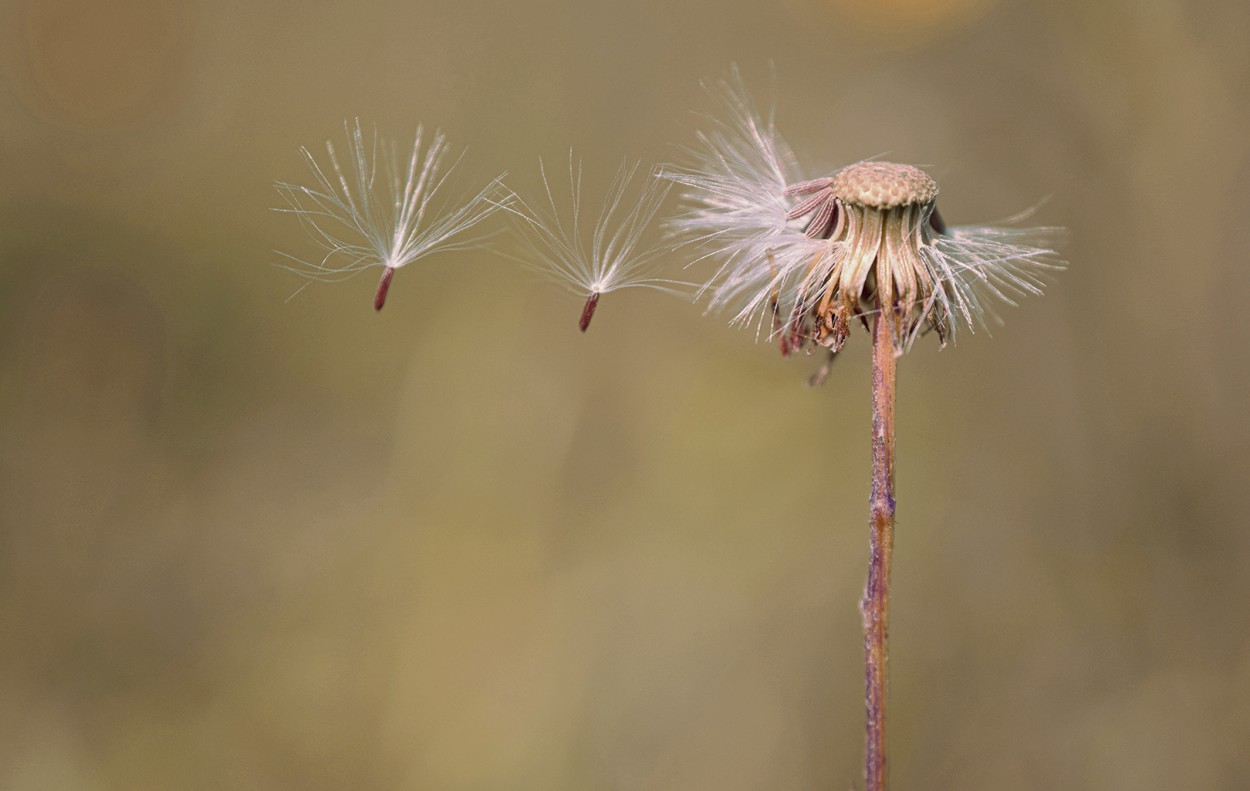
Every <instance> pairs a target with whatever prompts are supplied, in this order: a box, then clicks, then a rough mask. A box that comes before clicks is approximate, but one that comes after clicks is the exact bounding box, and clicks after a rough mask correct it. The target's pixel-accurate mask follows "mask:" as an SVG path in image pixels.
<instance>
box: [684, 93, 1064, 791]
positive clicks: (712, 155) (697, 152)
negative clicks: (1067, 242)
mask: <svg viewBox="0 0 1250 791" xmlns="http://www.w3.org/2000/svg"><path fill="white" fill-rule="evenodd" d="M713 93H715V94H717V95H718V96H719V98H720V100H721V102H722V104H724V105H725V106H726V108H727V110H728V119H727V120H724V121H715V122H714V124H713V127H712V131H711V132H709V133H704V134H701V135H700V136H699V138H698V140H699V145H698V146H696V147H694V148H692V149H691V150H690V153H691V155H692V156H691V159H692V163H691V164H689V165H686V166H684V167H677V168H670V169H669V170H668V171H667V172H666V175H667V176H668V178H670V179H671V180H673V181H675V182H678V183H680V184H682V185H684V186H685V187H686V192H685V195H684V197H685V198H686V199H687V202H688V203H689V205H690V208H689V210H688V211H687V213H686V214H685V215H683V216H682V217H680V218H678V219H677V220H676V222H675V223H674V228H675V229H676V231H677V232H678V233H680V234H682V235H684V236H685V237H687V238H688V239H689V240H690V241H692V242H693V243H695V244H696V245H699V246H700V247H701V248H703V250H704V256H703V257H713V258H718V259H720V261H721V266H720V268H719V270H718V271H717V272H716V273H715V274H714V275H713V276H712V277H711V278H710V279H709V280H708V282H707V284H706V285H705V286H704V292H705V293H706V294H707V295H708V299H709V302H710V304H711V306H712V307H713V308H727V309H729V310H730V311H731V313H732V318H731V320H732V321H733V322H735V323H742V324H752V323H754V324H756V326H757V327H759V326H761V325H762V324H763V323H764V321H765V320H766V318H770V319H771V323H772V330H771V332H770V335H771V336H772V337H776V338H779V340H780V346H781V350H782V353H783V354H790V353H792V352H793V351H796V350H798V349H802V348H812V347H817V348H819V347H823V348H826V349H828V350H829V354H830V355H831V357H830V359H832V355H833V354H836V353H837V352H838V350H839V349H841V348H842V345H843V344H844V343H845V342H846V340H847V338H848V336H849V335H850V331H851V326H852V324H853V323H854V322H856V321H858V322H860V323H862V324H863V325H864V327H865V328H866V329H869V330H870V332H871V333H872V336H873V350H872V410H873V418H872V429H873V430H872V489H871V495H870V498H869V512H870V528H871V529H870V541H869V547H870V560H869V568H868V578H867V582H866V584H865V587H864V595H863V598H862V599H861V601H860V612H861V614H862V616H863V627H864V656H865V703H866V709H867V726H866V734H867V738H866V742H867V749H866V756H865V779H866V786H867V789H868V791H884V789H885V788H886V739H885V732H886V731H885V726H886V697H885V695H886V656H887V637H888V617H889V579H890V565H891V558H892V553H893V546H894V512H895V505H896V503H895V496H894V404H895V383H896V365H897V358H898V356H900V355H901V354H902V353H903V352H905V351H907V350H908V349H909V348H911V346H912V343H913V341H914V340H915V339H916V338H917V337H918V336H919V335H921V334H923V333H924V332H926V331H931V332H932V333H933V334H935V335H936V336H937V338H938V340H939V341H940V342H941V343H942V344H943V345H945V343H946V340H947V339H948V338H950V337H952V336H953V335H954V333H955V330H956V328H957V326H959V325H960V324H963V325H966V326H968V327H969V328H970V329H975V328H976V327H977V326H980V325H981V324H983V323H984V321H985V319H986V317H987V316H993V313H992V309H993V304H994V303H995V302H1003V303H1007V304H1013V299H1014V298H1015V297H1016V296H1020V295H1025V294H1040V293H1041V290H1042V285H1043V279H1044V277H1045V275H1046V274H1047V273H1048V272H1050V271H1052V270H1054V269H1057V268H1061V266H1062V263H1061V262H1060V261H1058V259H1057V258H1056V255H1055V253H1054V252H1053V251H1052V250H1050V249H1048V248H1046V247H1041V246H1036V245H1035V244H1034V243H1033V242H1031V241H1030V239H1036V238H1041V237H1044V236H1045V235H1047V233H1048V232H1050V231H1051V230H1053V229H1031V230H1018V229H1010V228H997V227H977V226H973V227H947V225H946V223H945V221H944V220H943V218H942V216H941V215H940V214H939V213H938V209H937V197H938V186H937V183H936V182H934V180H933V179H932V178H931V177H930V176H929V175H928V174H926V173H925V172H924V171H922V170H920V169H919V168H916V167H912V166H910V165H902V164H895V163H891V162H879V161H865V162H858V163H855V164H852V165H849V166H847V167H845V168H842V169H841V170H839V171H837V172H836V173H834V174H832V175H830V176H826V177H823V178H817V179H810V180H799V179H798V178H797V174H796V172H795V168H794V167H793V159H792V157H791V155H790V154H789V149H788V148H787V147H786V146H785V144H784V142H783V141H782V139H781V138H780V136H779V135H777V133H776V131H775V129H774V127H773V123H772V120H771V118H770V119H769V120H768V121H767V122H764V121H763V120H761V118H760V117H759V116H758V114H757V113H756V112H755V110H754V109H753V107H752V104H751V101H750V97H749V95H748V94H747V93H746V91H745V88H744V87H743V86H742V82H741V78H740V76H739V75H738V74H737V71H736V70H735V71H734V72H733V74H732V75H731V80H730V81H727V82H722V83H720V84H718V85H717V86H715V87H714V90H713ZM828 370H829V363H828V362H826V364H825V366H824V367H823V368H822V369H821V372H820V373H819V374H818V375H817V379H819V378H822V377H823V376H824V375H827V373H828Z"/></svg>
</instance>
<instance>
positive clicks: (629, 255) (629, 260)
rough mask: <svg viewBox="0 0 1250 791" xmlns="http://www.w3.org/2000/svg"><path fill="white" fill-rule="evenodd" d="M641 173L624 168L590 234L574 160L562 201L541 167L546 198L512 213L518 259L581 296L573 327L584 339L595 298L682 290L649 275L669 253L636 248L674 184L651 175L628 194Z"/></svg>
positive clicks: (522, 202) (518, 202)
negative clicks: (517, 227) (519, 235)
mask: <svg viewBox="0 0 1250 791" xmlns="http://www.w3.org/2000/svg"><path fill="white" fill-rule="evenodd" d="M638 168H639V166H638V164H637V163H635V164H633V165H628V164H622V165H621V168H620V169H619V170H618V171H617V173H616V176H615V177H614V178H613V179H612V183H611V184H610V185H609V187H608V190H607V193H606V196H605V197H604V200H603V204H602V206H601V207H600V209H599V213H598V216H597V217H596V218H595V220H594V226H593V228H592V229H589V230H588V228H587V225H588V222H587V221H586V215H585V213H584V211H583V206H582V165H581V163H580V162H575V161H574V160H573V158H572V156H571V155H570V157H569V176H568V178H569V198H568V200H567V201H563V200H557V198H556V191H555V190H553V189H552V186H551V179H550V178H548V176H547V168H546V166H545V165H544V164H543V163H542V161H541V160H540V161H539V170H540V172H541V173H542V179H543V190H544V196H543V198H542V199H541V200H540V201H526V200H525V199H524V198H522V197H518V198H517V199H516V208H515V209H514V210H513V213H514V214H515V215H516V216H517V217H518V218H519V220H520V222H521V225H522V227H523V230H524V231H525V234H524V239H525V246H526V253H527V256H526V258H525V259H523V260H524V261H525V262H526V263H527V264H530V265H531V266H533V267H535V268H537V269H539V270H541V271H542V272H543V273H544V274H547V275H550V276H552V277H554V278H555V279H556V280H557V281H558V282H560V283H561V284H562V285H564V286H565V287H566V288H567V289H568V290H569V291H572V292H573V293H575V294H577V295H578V296H582V297H585V299H586V302H585V304H584V305H583V307H582V313H581V318H580V319H579V320H578V327H579V328H580V329H581V331H582V332H585V331H586V329H587V328H588V327H589V326H590V321H591V319H592V318H594V315H595V310H596V308H597V307H598V306H599V298H600V297H601V296H602V295H604V294H607V293H608V292H611V291H618V290H620V289H624V288H656V289H660V290H676V289H678V288H679V287H680V286H681V285H683V284H682V283H679V282H677V281H674V280H668V279H665V278H660V277H655V276H654V275H653V268H654V265H655V264H656V263H657V262H658V260H659V258H660V256H661V255H662V254H663V253H665V252H666V251H667V247H664V246H660V245H656V246H652V247H648V248H643V247H641V244H642V240H643V236H644V235H645V233H646V231H647V229H648V227H649V226H650V225H651V223H652V221H653V220H654V219H655V214H656V212H657V211H658V210H659V208H660V204H661V203H663V201H664V198H665V196H666V195H667V194H668V191H669V188H670V187H671V186H672V185H671V184H670V183H669V182H667V181H663V180H661V179H658V178H655V177H654V174H652V175H651V176H649V177H644V178H643V184H642V185H641V186H640V187H638V188H636V189H633V190H631V185H632V184H633V183H634V181H635V178H636V177H637V175H638ZM631 192H632V193H635V194H634V195H633V196H632V200H630V199H628V198H627V196H629V195H630V193H631ZM565 203H567V206H564V205H563V204H565ZM587 236H589V239H587Z"/></svg>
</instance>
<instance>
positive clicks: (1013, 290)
mask: <svg viewBox="0 0 1250 791" xmlns="http://www.w3.org/2000/svg"><path fill="white" fill-rule="evenodd" d="M719 86H720V93H721V99H722V104H723V105H724V106H725V107H726V108H727V110H728V115H727V119H726V120H714V121H713V122H712V125H711V130H712V131H711V132H705V133H701V134H700V135H699V136H698V140H699V142H700V146H699V147H696V149H694V151H695V152H696V156H695V157H694V158H693V159H692V161H691V162H689V163H688V164H685V165H682V166H679V167H675V168H670V169H668V170H667V172H666V175H667V176H668V178H670V179H672V180H674V181H676V182H678V183H680V184H683V185H685V186H686V187H687V190H686V192H685V193H684V194H683V197H684V198H685V199H686V201H687V203H688V206H689V210H688V212H687V214H686V215H684V216H683V217H681V218H679V219H678V220H677V221H676V222H675V223H674V228H675V230H676V231H678V232H679V233H681V234H683V235H685V236H686V237H687V239H688V240H689V241H691V242H693V243H694V244H695V245H696V246H697V247H699V248H701V255H700V257H699V258H698V259H696V263H697V262H698V261H701V260H703V259H705V258H711V259H715V260H717V261H719V264H720V266H719V269H717V270H716V272H715V273H714V274H712V275H711V276H710V277H709V278H708V279H707V281H706V282H705V284H704V285H703V287H702V293H703V294H705V295H706V297H707V301H708V304H709V307H710V309H712V310H727V311H728V312H729V313H730V320H731V322H732V323H735V324H742V325H749V326H754V327H755V328H756V329H757V336H765V335H766V336H767V337H770V338H773V339H775V340H778V341H779V344H780V347H781V350H782V352H783V354H790V353H792V352H793V351H795V350H798V349H802V348H804V347H805V346H808V345H811V346H823V347H826V348H828V349H830V350H831V351H834V352H836V351H837V350H838V349H840V348H841V347H842V344H843V343H844V342H845V341H846V339H847V337H848V336H849V334H850V329H851V326H852V324H853V323H855V322H857V321H859V322H863V323H865V324H866V323H867V321H868V317H869V316H872V315H876V314H885V315H889V316H891V317H892V320H893V321H894V322H895V323H896V325H897V326H896V330H897V331H896V332H895V333H894V337H895V338H896V346H897V351H898V352H900V353H901V352H903V351H906V350H907V349H909V348H910V347H911V345H912V343H913V342H914V341H915V340H916V338H917V337H919V336H920V335H922V334H924V333H926V332H933V333H934V334H936V335H937V336H938V339H939V341H940V342H941V343H942V344H943V345H944V344H945V343H946V341H947V340H948V339H950V338H952V337H953V336H954V334H955V331H956V328H957V327H958V326H959V325H963V326H966V327H968V328H970V329H975V328H977V327H981V326H984V324H985V322H986V319H987V318H996V316H995V314H994V306H995V304H999V303H1001V304H1015V303H1014V299H1015V298H1016V297H1018V296H1022V295H1025V294H1040V293H1041V290H1042V287H1043V285H1044V283H1045V278H1046V275H1047V274H1048V273H1049V272H1051V271H1053V270H1056V269H1060V268H1062V267H1063V263H1062V261H1061V260H1059V258H1058V257H1057V255H1056V253H1055V252H1054V251H1053V250H1051V249H1050V248H1048V247H1045V246H1042V245H1041V244H1039V242H1041V241H1044V239H1045V238H1046V237H1047V236H1049V235H1050V234H1051V233H1052V232H1053V230H1054V229H1046V228H1041V229H1016V228H1009V227H1006V228H1004V227H985V226H970V227H967V226H965V227H960V226H956V227H950V228H948V227H947V225H946V223H945V221H944V220H943V218H942V217H941V215H940V214H939V213H938V211H937V197H938V185H937V183H936V182H935V181H934V180H933V179H932V178H931V177H930V176H929V175H928V174H927V173H925V172H924V171H923V170H921V169H919V168H917V167H913V166H911V165H906V164H899V163H893V162H882V161H875V160H874V161H864V162H857V163H854V164H852V165H848V166H847V167H844V168H842V169H841V170H839V171H837V172H835V173H833V174H832V175H830V176H825V177H820V178H814V179H807V180H801V178H800V176H799V174H798V173H797V172H796V171H797V169H796V168H795V167H793V157H792V156H791V155H790V154H789V149H788V147H786V146H785V144H784V142H783V141H782V140H781V138H780V136H779V135H778V134H777V132H776V130H775V128H774V126H773V123H772V121H771V118H770V120H769V121H767V122H765V121H763V120H762V119H761V118H760V116H759V115H758V113H756V111H755V110H754V108H753V105H752V103H751V99H750V96H749V94H747V92H746V89H745V86H743V85H742V82H741V78H740V76H739V75H738V74H737V72H736V70H735V71H734V72H733V74H732V75H731V80H729V81H727V82H724V83H720V84H719ZM782 152H785V153H784V155H783V154H782ZM766 328H767V331H766Z"/></svg>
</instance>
